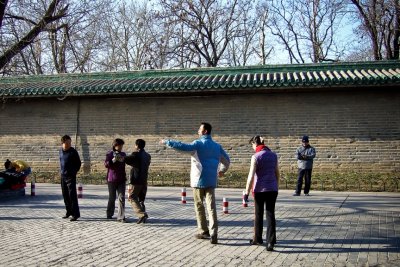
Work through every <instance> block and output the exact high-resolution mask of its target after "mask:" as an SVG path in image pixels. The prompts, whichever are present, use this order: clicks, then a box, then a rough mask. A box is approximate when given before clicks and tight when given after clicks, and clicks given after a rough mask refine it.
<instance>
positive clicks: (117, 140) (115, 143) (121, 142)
mask: <svg viewBox="0 0 400 267" xmlns="http://www.w3.org/2000/svg"><path fill="white" fill-rule="evenodd" d="M124 144H125V142H124V140H122V139H121V138H117V139H115V140H114V141H113V143H112V149H113V150H114V151H115V147H116V146H122V145H124Z"/></svg>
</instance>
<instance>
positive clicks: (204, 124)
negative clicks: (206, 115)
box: [201, 122, 212, 134]
mask: <svg viewBox="0 0 400 267" xmlns="http://www.w3.org/2000/svg"><path fill="white" fill-rule="evenodd" d="M201 125H203V128H204V130H206V131H207V134H211V130H212V126H211V124H209V123H208V122H202V123H201Z"/></svg>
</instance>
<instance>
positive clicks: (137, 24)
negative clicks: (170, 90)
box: [102, 1, 164, 71]
mask: <svg viewBox="0 0 400 267" xmlns="http://www.w3.org/2000/svg"><path fill="white" fill-rule="evenodd" d="M156 24H158V22H157V21H156V19H155V14H154V12H153V10H152V9H151V8H150V5H149V3H148V2H146V1H144V2H131V1H122V2H121V3H120V5H119V6H117V7H116V9H115V11H114V12H113V14H110V16H108V17H107V18H106V19H105V29H106V38H105V40H104V44H105V46H104V54H105V56H104V58H103V60H102V65H103V68H104V69H105V70H115V71H116V70H139V69H146V68H154V67H155V66H156V65H157V63H156V62H161V61H163V60H161V61H157V59H158V57H157V55H156V54H157V53H156V51H154V49H155V48H156V47H157V45H156V43H160V40H161V38H162V36H163V34H164V33H163V32H161V33H160V32H158V30H156V29H155V26H154V25H156ZM161 43H162V42H161ZM162 64H163V63H162Z"/></svg>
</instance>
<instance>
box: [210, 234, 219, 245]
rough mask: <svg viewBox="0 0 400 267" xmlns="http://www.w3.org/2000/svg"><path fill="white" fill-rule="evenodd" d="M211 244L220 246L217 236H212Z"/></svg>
mask: <svg viewBox="0 0 400 267" xmlns="http://www.w3.org/2000/svg"><path fill="white" fill-rule="evenodd" d="M210 243H211V244H214V245H215V244H218V236H217V235H212V236H211V240H210Z"/></svg>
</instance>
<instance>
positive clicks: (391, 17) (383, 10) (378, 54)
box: [351, 0, 400, 60]
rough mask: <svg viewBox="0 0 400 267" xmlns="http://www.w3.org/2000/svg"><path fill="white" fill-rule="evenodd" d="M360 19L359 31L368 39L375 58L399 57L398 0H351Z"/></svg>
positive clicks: (399, 12)
mask: <svg viewBox="0 0 400 267" xmlns="http://www.w3.org/2000/svg"><path fill="white" fill-rule="evenodd" d="M351 3H352V5H353V6H354V7H355V8H356V14H357V16H358V18H359V19H360V20H361V22H362V23H361V25H360V27H359V33H360V34H361V37H362V36H363V35H365V34H367V36H368V37H369V39H370V44H371V47H372V53H373V57H374V59H375V60H382V59H384V58H385V59H399V46H400V1H399V0H364V1H360V0H351Z"/></svg>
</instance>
